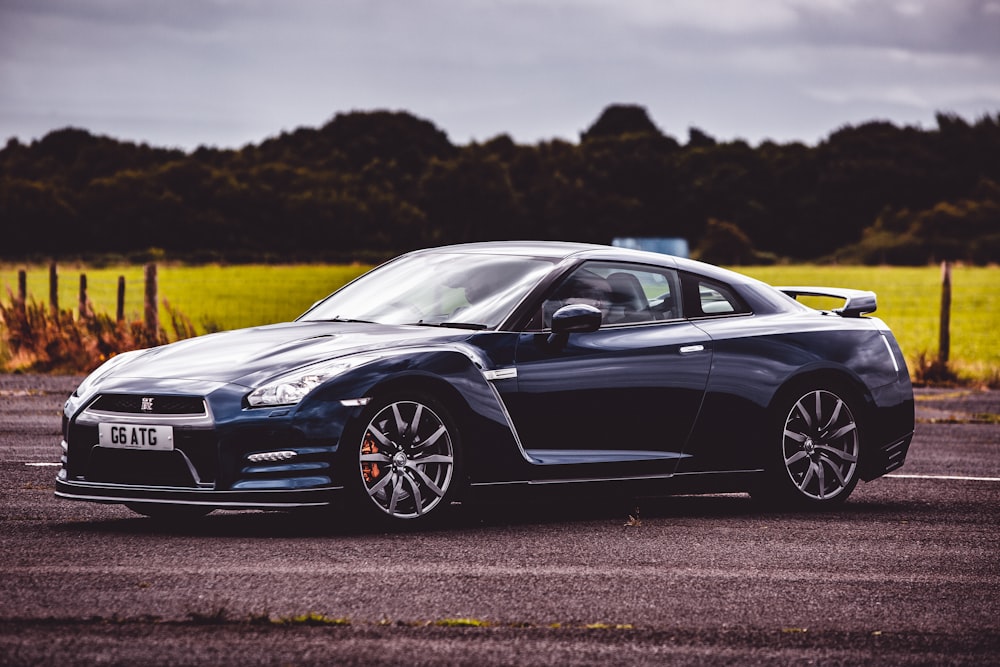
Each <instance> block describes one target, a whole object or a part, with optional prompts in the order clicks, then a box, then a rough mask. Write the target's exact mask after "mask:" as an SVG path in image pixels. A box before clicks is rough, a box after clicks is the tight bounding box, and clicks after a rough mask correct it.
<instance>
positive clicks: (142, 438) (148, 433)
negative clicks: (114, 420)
mask: <svg viewBox="0 0 1000 667" xmlns="http://www.w3.org/2000/svg"><path fill="white" fill-rule="evenodd" d="M97 434H98V438H99V440H98V444H99V445H100V446H101V447H110V448H112V449H145V450H148V451H155V452H169V451H171V450H173V448H174V428H173V427H172V426H161V425H155V426H154V425H150V424H105V423H102V424H98V425H97Z"/></svg>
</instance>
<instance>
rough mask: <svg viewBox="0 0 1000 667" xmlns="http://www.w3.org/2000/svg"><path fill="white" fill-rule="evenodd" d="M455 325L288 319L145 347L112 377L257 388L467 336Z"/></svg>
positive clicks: (116, 370)
mask: <svg viewBox="0 0 1000 667" xmlns="http://www.w3.org/2000/svg"><path fill="white" fill-rule="evenodd" d="M468 337H469V332H468V331H460V330H456V329H446V328H435V327H416V326H397V325H383V324H367V323H354V322H287V323H284V324H273V325H269V326H262V327H253V328H250V329H237V330H234V331H224V332H221V333H215V334H208V335H205V336H198V337H196V338H189V339H187V340H182V341H178V342H176V343H171V344H170V345H163V346H161V347H155V348H151V349H149V350H144V351H143V352H141V353H139V354H137V355H136V356H135V357H134V358H132V359H130V360H128V361H126V362H124V363H123V364H122V365H120V366H118V367H117V368H115V369H113V370H112V371H111V373H109V378H148V379H182V380H199V381H209V382H227V383H232V384H239V385H243V386H247V387H254V386H257V385H259V384H261V383H262V382H264V381H266V380H268V379H270V378H273V377H275V376H277V375H281V374H282V373H285V372H287V371H291V370H294V369H296V368H299V367H301V366H306V365H308V364H311V363H315V362H319V361H324V360H327V359H331V358H334V357H340V356H344V355H347V354H353V353H356V352H366V351H371V350H380V349H387V348H394V347H400V346H408V345H419V344H421V343H426V342H428V341H444V340H462V339H465V338H468Z"/></svg>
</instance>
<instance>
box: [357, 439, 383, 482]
mask: <svg viewBox="0 0 1000 667" xmlns="http://www.w3.org/2000/svg"><path fill="white" fill-rule="evenodd" d="M361 453H362V454H376V453H378V444H377V443H376V442H375V438H373V437H372V434H371V433H367V432H366V433H365V439H364V441H362V443H361ZM361 475H362V477H364V478H365V483H367V484H371V483H372V482H374V481H375V480H376V479H378V478H379V477H381V476H382V469H381V468H379V466H378V464H377V463H372V462H371V461H362V462H361Z"/></svg>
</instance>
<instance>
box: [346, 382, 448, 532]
mask: <svg viewBox="0 0 1000 667" xmlns="http://www.w3.org/2000/svg"><path fill="white" fill-rule="evenodd" d="M362 424H363V425H364V428H363V430H362V432H361V434H360V436H355V438H354V439H353V441H351V442H347V443H345V444H346V445H347V446H348V447H349V448H350V450H349V452H350V456H349V457H348V461H347V466H348V471H347V472H348V480H347V481H348V488H349V491H350V493H351V496H352V501H353V504H354V505H355V507H356V508H357V509H358V510H359V511H360V513H361V514H362V515H363V516H364V517H368V518H374V519H377V520H387V521H390V522H399V521H412V520H420V521H423V520H426V519H427V518H428V517H429V516H431V515H432V514H434V515H436V514H439V513H440V512H441V510H443V509H444V508H445V507H446V506H447V505H449V504H450V502H451V500H452V498H453V496H454V495H455V493H456V491H457V488H458V486H459V480H460V473H461V453H460V446H459V437H458V428H457V426H456V424H455V422H454V420H453V419H452V417H451V415H450V413H449V411H448V409H447V408H446V407H445V406H444V405H443V404H442V403H440V402H439V401H437V400H435V399H433V398H431V397H429V396H421V395H412V396H403V397H394V398H389V399H385V400H382V401H379V402H377V403H374V404H373V405H371V406H369V409H367V410H366V411H365V414H364V415H363V417H362Z"/></svg>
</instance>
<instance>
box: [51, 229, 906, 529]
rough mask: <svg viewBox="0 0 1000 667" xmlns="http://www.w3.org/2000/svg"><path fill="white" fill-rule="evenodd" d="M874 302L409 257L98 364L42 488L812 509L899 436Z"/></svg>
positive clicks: (619, 270) (647, 271)
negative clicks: (247, 325)
mask: <svg viewBox="0 0 1000 667" xmlns="http://www.w3.org/2000/svg"><path fill="white" fill-rule="evenodd" d="M803 294H811V295H825V296H834V297H837V298H839V299H841V300H842V301H843V307H842V308H839V309H837V310H832V311H820V310H814V309H812V308H808V307H806V306H805V305H802V304H801V303H799V302H798V301H796V300H795V298H794V297H796V296H798V295H803ZM875 306H876V301H875V295H874V294H873V293H871V292H863V291H856V290H843V289H834V288H817V287H785V288H774V287H770V286H768V285H765V284H763V283H761V282H759V281H756V280H753V279H750V278H748V277H745V276H742V275H740V274H737V273H733V272H731V271H726V270H723V269H719V268H715V267H713V266H709V265H706V264H702V263H699V262H694V261H689V260H684V259H680V258H675V257H671V256H667V255H658V254H651V253H644V252H640V251H632V250H624V249H620V248H610V247H603V246H594V245H582V244H571V243H542V242H521V243H514V242H510V243H482V244H471V245H461V246H453V247H445V248H436V249H431V250H422V251H417V252H412V253H409V254H407V255H403V256H401V257H399V258H397V259H395V260H392V261H390V262H388V263H386V264H384V265H382V266H380V267H378V268H376V269H374V270H372V271H371V272H369V273H367V274H365V275H364V276H362V277H360V278H358V279H357V280H355V281H354V282H352V283H350V284H348V285H347V286H345V287H343V288H342V289H340V290H338V291H337V292H335V293H333V294H332V295H330V296H329V297H327V298H326V299H324V300H322V301H320V302H318V303H316V304H315V305H314V306H313V307H312V308H310V309H309V310H308V311H307V312H306V313H305V314H304V315H302V316H301V317H300V318H299V319H298V320H296V321H294V322H289V323H284V324H274V325H270V326H262V327H255V328H251V329H242V330H238V331H228V332H223V333H217V334H211V335H207V336H201V337H199V338H194V339H190V340H185V341H180V342H177V343H173V344H171V345H165V346H162V347H157V348H153V349H149V350H141V351H135V352H128V353H125V354H121V355H118V356H116V357H114V358H112V359H111V360H110V361H108V362H107V363H105V364H104V365H103V366H101V367H100V368H98V369H97V370H96V371H94V372H93V373H92V374H91V375H90V376H89V377H88V378H87V379H86V380H84V382H83V383H82V384H81V385H80V387H79V388H78V389H77V390H76V391H75V392H74V393H73V395H72V396H71V397H70V398H69V400H67V401H66V406H65V414H64V419H63V437H64V439H63V443H62V448H63V457H62V470H61V471H60V472H59V476H58V480H57V483H56V495H57V496H59V497H61V498H66V499H71V500H85V501H94V502H103V503H123V504H125V505H127V506H128V507H130V508H132V509H133V510H135V511H137V512H139V513H142V514H147V515H151V516H185V515H198V514H204V513H207V512H209V511H211V510H213V509H230V508H262V509H290V508H299V507H310V506H321V505H329V504H333V503H335V501H336V503H335V504H334V507H337V508H341V509H342V511H344V512H347V513H349V514H350V515H351V516H367V517H368V518H374V519H385V520H389V521H392V520H398V521H410V520H423V519H425V518H426V517H429V516H433V515H435V514H438V513H439V512H440V510H442V509H444V508H445V507H446V506H448V505H449V504H451V502H452V501H454V500H457V499H459V498H462V497H463V496H466V495H467V494H468V495H472V494H474V493H475V492H477V491H483V490H489V489H493V490H510V491H513V490H516V489H518V488H525V487H527V486H536V485H564V486H565V485H577V486H582V487H585V488H587V489H590V488H605V487H607V486H609V485H613V486H614V487H615V488H620V485H621V484H622V483H628V484H630V485H632V487H631V488H632V489H633V490H634V491H635V492H636V493H637V494H638V493H641V494H656V493H660V494H668V493H676V492H685V493H690V492H698V491H705V492H719V491H748V492H749V493H751V494H752V495H753V496H754V497H756V498H760V499H763V500H765V501H766V502H767V503H768V504H770V505H772V506H777V507H786V508H803V507H825V506H830V505H833V504H835V503H839V502H842V501H843V500H844V499H846V498H847V497H848V495H850V493H851V491H852V490H853V489H854V487H855V485H856V484H857V482H858V480H859V479H863V480H865V481H869V480H873V479H875V478H876V477H879V476H881V475H884V474H886V473H887V472H889V471H891V470H894V469H895V468H898V467H899V466H901V465H902V464H903V460H904V458H905V457H906V452H907V449H908V447H909V444H910V440H911V439H912V437H913V391H912V388H911V385H910V380H909V376H908V374H907V369H906V365H905V363H904V361H903V355H902V354H901V352H900V349H899V347H898V345H897V343H896V340H895V338H894V337H893V335H892V333H891V332H890V331H889V329H888V328H887V327H886V326H885V324H883V323H882V322H881V321H880V320H878V319H875V318H871V317H864V315H865V314H866V313H871V312H873V311H874V310H875ZM340 501H343V502H340Z"/></svg>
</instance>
